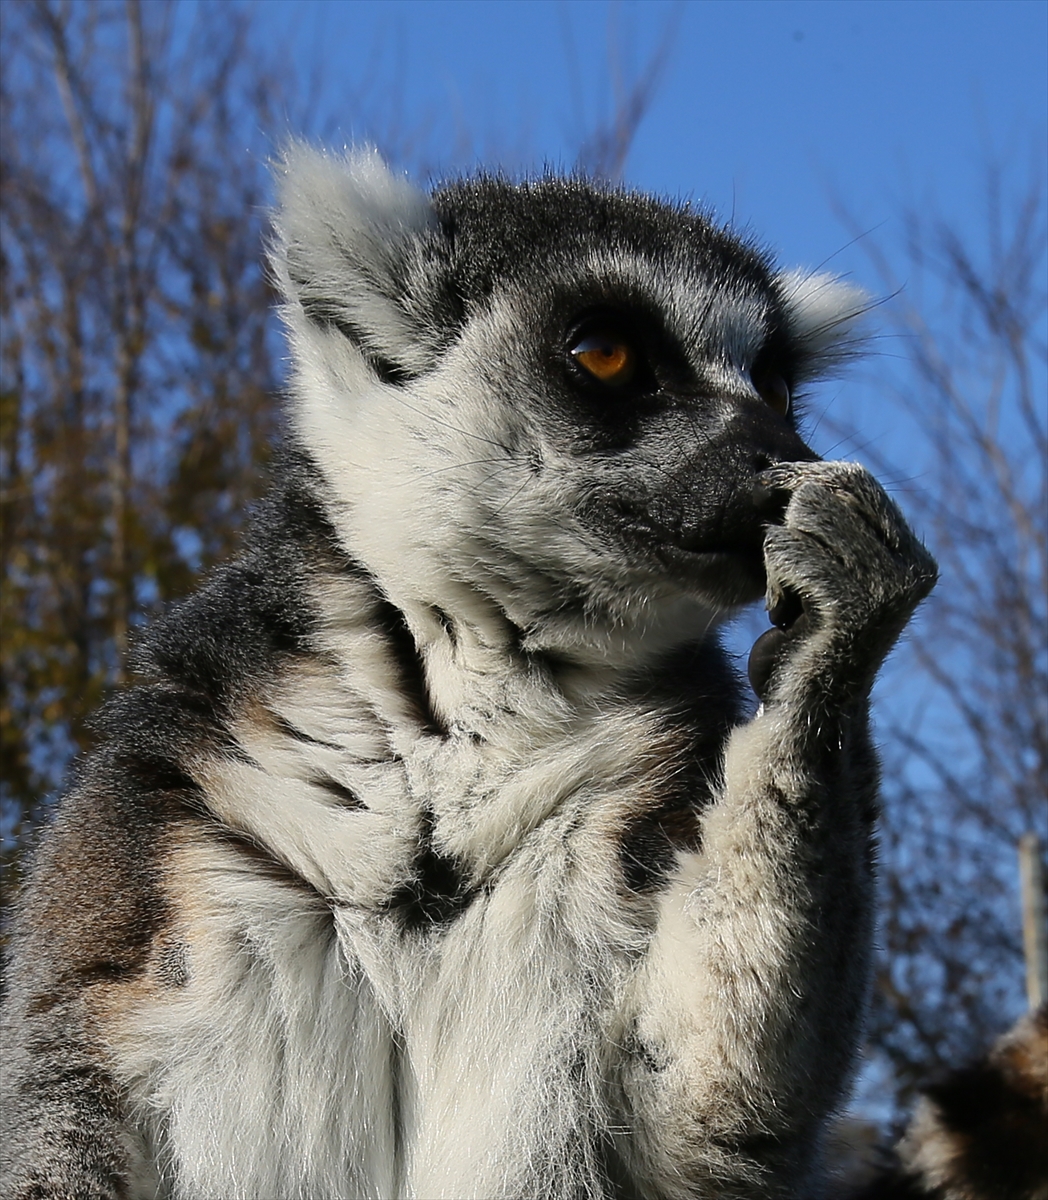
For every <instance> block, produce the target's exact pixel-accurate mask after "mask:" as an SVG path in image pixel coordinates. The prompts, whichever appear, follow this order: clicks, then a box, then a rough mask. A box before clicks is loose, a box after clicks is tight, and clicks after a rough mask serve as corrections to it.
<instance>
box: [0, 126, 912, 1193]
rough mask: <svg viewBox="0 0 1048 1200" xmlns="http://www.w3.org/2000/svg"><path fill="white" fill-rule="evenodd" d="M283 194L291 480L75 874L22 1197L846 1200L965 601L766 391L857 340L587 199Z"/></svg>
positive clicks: (17, 1088) (656, 208) (37, 939)
mask: <svg viewBox="0 0 1048 1200" xmlns="http://www.w3.org/2000/svg"><path fill="white" fill-rule="evenodd" d="M282 170H283V172H284V174H283V176H282V183H281V192H282V208H281V210H280V212H279V214H278V216H277V219H276V236H275V239H274V247H273V269H274V274H275V276H276V278H277V280H278V282H279V284H280V286H281V288H282V291H283V296H284V307H283V314H284V319H285V322H286V325H287V328H288V331H289V337H290V342H291V347H292V355H293V363H294V374H293V379H292V405H291V411H290V417H291V424H292V434H291V437H290V442H289V448H288V450H287V452H286V454H285V456H284V458H283V460H282V463H281V466H280V468H279V470H278V472H277V477H276V480H275V482H274V487H273V491H272V494H271V496H270V498H269V500H268V501H267V502H266V504H265V505H264V506H263V507H262V509H261V510H260V512H259V513H258V515H257V517H256V519H255V521H254V523H253V526H252V528H251V530H250V532H249V534H248V537H247V539H246V542H245V547H244V550H243V552H242V553H241V555H240V556H239V557H238V558H237V559H236V560H235V561H234V562H233V563H231V564H230V565H229V566H227V567H225V568H223V569H222V570H220V571H219V572H217V573H216V574H215V576H214V577H213V578H212V579H211V580H210V581H208V582H207V583H206V584H205V586H204V587H203V588H202V590H201V591H200V592H199V593H198V594H197V595H196V596H195V597H193V598H191V599H190V600H188V601H187V602H186V603H185V604H184V605H182V606H180V607H178V608H176V609H174V610H173V611H172V612H171V613H170V614H168V615H167V616H166V617H165V618H164V619H163V620H162V621H160V622H159V623H158V624H157V625H156V626H155V627H154V629H153V631H152V632H151V634H150V635H149V638H148V640H147V642H146V644H145V646H144V647H143V650H142V653H141V655H140V660H141V661H140V664H139V665H140V669H141V671H142V672H143V682H142V683H141V684H140V685H139V686H137V687H135V688H133V689H131V690H130V691H128V692H126V693H124V694H122V695H121V696H118V697H115V698H114V700H113V701H112V702H111V703H110V705H109V708H108V710H107V714H106V715H105V716H104V720H105V722H106V725H107V729H108V733H107V735H106V737H105V739H104V741H103V745H102V748H101V749H100V750H99V751H98V752H97V753H96V755H95V756H93V758H92V759H91V760H89V762H88V763H87V764H86V767H85V769H84V771H83V772H82V774H81V777H80V779H79V781H78V782H77V783H76V784H75V785H74V786H73V788H72V789H71V791H70V793H69V795H68V796H67V797H66V799H65V800H64V802H63V806H62V809H61V813H60V816H59V819H58V821H57V823H56V825H55V827H54V828H53V829H52V830H51V831H50V832H49V834H48V836H47V837H46V838H45V840H44V843H43V846H42V848H41V851H40V853H39V855H38V858H37V862H36V864H35V867H34V870H33V872H32V875H31V879H30V882H29V884H28V887H27V889H26V894H25V896H24V897H23V900H22V903H21V906H20V910H19V916H18V919H17V922H16V926H15V929H14V931H13V939H12V940H13V947H14V949H13V958H12V965H11V978H12V981H13V983H12V989H11V995H10V997H9V1000H8V1002H7V1003H6V1005H5V1010H4V1030H5V1032H4V1038H5V1054H6V1055H8V1056H9V1057H8V1058H7V1062H8V1064H9V1067H8V1069H7V1070H6V1071H5V1072H4V1082H3V1087H4V1112H5V1120H6V1121H7V1123H8V1128H7V1130H6V1136H5V1137H4V1140H3V1150H2V1151H0V1153H2V1155H3V1160H2V1161H3V1166H2V1170H3V1181H4V1182H3V1190H4V1195H5V1196H11V1197H14V1198H17V1200H29V1198H30V1197H36V1198H43V1197H48V1198H54V1200H57V1198H59V1197H72V1196H76V1197H99V1198H101V1197H106V1198H115V1197H121V1198H125V1200H129V1198H134V1200H139V1198H142V1197H147V1196H148V1197H154V1196H156V1197H164V1198H166V1200H191V1198H192V1200H196V1198H198V1197H205V1196H207V1197H221V1198H222V1200H238V1198H242V1200H248V1198H251V1200H260V1198H262V1197H266V1198H270V1197H271V1198H273V1200H292V1198H299V1200H350V1198H352V1200H358V1198H364V1197H368V1198H370V1197H374V1198H376V1200H377V1198H379V1197H383V1198H390V1197H405V1198H407V1197H411V1198H417V1200H436V1198H437V1197H444V1198H447V1200H452V1198H454V1200H461V1198H464V1197H475V1198H478V1200H479V1198H484V1200H489V1198H496V1197H498V1198H502V1200H511V1198H515V1200H525V1198H527V1200H533V1198H537V1197H542V1198H545V1200H577V1198H580V1197H587V1198H589V1197H594V1198H606V1200H611V1198H612V1197H617V1198H621V1200H626V1198H627V1197H637V1198H640V1197H643V1198H645V1200H648V1198H651V1200H656V1198H657V1200H683V1198H685V1197H689V1198H695V1197H707V1196H708V1197H713V1196H716V1197H719V1198H722V1200H730V1198H732V1197H739V1198H741V1197H797V1196H815V1195H817V1194H818V1193H819V1189H820V1186H821V1184H820V1179H821V1172H820V1163H819V1160H820V1140H821V1136H822V1129H823V1125H824V1122H825V1120H826V1118H827V1116H828V1114H830V1113H831V1112H832V1110H833V1109H834V1108H835V1107H836V1106H837V1105H838V1104H839V1103H840V1101H841V1099H842V1097H843V1095H844V1093H845V1090H846V1088H847V1085H848V1080H849V1078H850V1074H851V1071H852V1067H853V1058H854V1053H855V1047H856V1044H857V1041H858V1039H859V1036H860V1032H861V1026H862V1018H863V1010H864V1005H865V997H866V989H867V982H868V974H869V944H870V937H871V926H872V899H871V893H872V824H873V820H874V817H875V812H876V789H877V766H876V759H875V755H874V753H873V750H872V748H871V745H870V739H869V731H868V720H867V707H868V694H869V688H870V685H871V683H872V680H873V677H874V674H875V672H876V670H877V668H878V666H879V664H880V662H881V661H882V659H883V657H884V655H885V654H886V653H887V652H888V650H889V649H890V647H891V644H892V642H893V640H894V639H895V637H897V635H898V633H899V631H900V630H901V628H902V626H903V624H904V623H905V621H906V619H907V617H908V616H909V614H910V613H911V612H912V610H913V608H914V607H915V605H916V604H917V603H918V602H919V600H920V599H921V597H922V596H923V595H925V594H926V592H927V591H928V589H929V588H930V586H931V584H932V582H933V580H934V574H935V571H934V566H933V564H932V563H931V560H930V559H929V557H928V555H927V553H926V552H925V551H924V550H923V548H922V547H921V546H920V544H919V543H918V542H917V540H916V539H915V538H914V536H913V535H912V534H911V533H910V531H909V530H908V528H907V527H906V525H905V523H904V521H903V519H902V517H901V516H900V515H899V513H898V510H897V509H896V508H895V506H894V505H893V504H892V503H891V502H890V501H889V500H888V499H887V497H886V496H885V495H884V492H883V491H882V490H881V488H880V487H879V486H878V485H877V484H876V483H875V482H874V481H873V480H872V479H871V477H870V476H869V475H868V474H867V473H866V472H865V471H863V470H862V469H861V468H859V467H857V466H855V465H854V464H849V463H822V462H818V461H816V460H815V456H814V455H813V454H812V452H811V451H810V450H809V449H808V447H807V446H806V445H805V444H804V442H803V441H802V440H801V438H800V436H799V435H798V433H797V432H796V429H795V426H794V423H793V422H794V419H795V415H794V414H795V409H796V405H794V411H793V412H791V415H790V416H789V417H788V418H787V417H784V416H782V415H780V414H779V413H778V412H775V411H773V410H772V407H770V401H769V402H768V403H765V401H764V399H762V393H761V388H762V386H763V385H762V384H761V380H762V379H763V378H765V376H766V375H767V373H768V372H769V371H771V372H772V373H773V374H775V375H776V377H780V376H781V378H782V379H784V380H787V381H788V382H789V383H790V385H791V386H792V388H793V390H794V392H795V393H796V392H797V391H798V389H799V388H800V386H801V385H802V384H803V382H804V381H805V380H808V379H811V378H815V377H817V376H818V375H819V374H820V373H822V372H824V371H825V370H826V369H827V367H828V366H829V365H830V364H832V363H833V362H835V361H837V360H838V359H839V358H840V357H841V356H842V355H844V354H847V353H848V352H850V350H851V349H852V348H853V346H854V340H855V337H856V332H855V321H856V318H857V317H858V315H859V314H860V310H861V308H862V303H863V302H862V299H861V297H860V296H859V295H858V293H857V292H856V291H855V290H854V289H852V288H850V287H846V286H844V285H842V284H839V283H837V282H836V281H834V280H832V279H829V278H827V277H806V276H798V275H792V276H791V275H781V274H777V273H776V271H775V270H774V269H773V268H772V266H771V265H770V263H769V262H768V260H767V258H766V256H765V255H764V254H763V253H762V252H760V251H759V250H757V249H756V248H754V247H752V246H748V245H745V244H743V243H741V242H740V241H738V240H737V239H736V238H735V237H733V236H732V235H731V234H729V233H727V232H725V231H723V230H720V229H718V228H717V227H716V226H714V225H713V224H712V223H711V222H710V221H709V220H708V219H707V218H706V217H704V216H703V215H701V214H697V213H694V212H691V211H689V210H687V209H680V208H674V207H671V206H667V205H663V204H660V203H658V202H656V201H653V200H649V199H647V198H645V197H640V196H635V195H631V194H629V193H625V192H614V191H603V190H601V189H599V188H596V187H594V186H591V185H589V184H586V183H584V182H581V181H564V180H557V179H552V178H551V179H545V180H540V181H537V182H534V183H531V184H524V185H510V184H508V183H505V182H503V181H500V180H493V179H478V180H475V181H466V182H463V183H460V184H454V185H451V186H450V187H448V188H445V189H443V190H439V191H437V192H435V193H434V194H433V195H432V196H431V197H427V196H425V195H423V194H421V193H419V192H416V191H415V190H414V189H411V188H410V187H409V186H408V185H407V184H406V183H405V182H404V181H402V180H400V179H398V178H396V177H394V176H392V175H391V174H390V173H388V172H387V171H386V169H385V168H384V167H383V166H382V165H381V163H380V162H379V161H378V159H377V158H376V157H375V156H374V155H373V154H372V153H370V152H364V153H362V154H357V155H355V156H352V155H351V156H349V157H348V158H346V159H341V158H338V157H335V156H332V157H328V156H323V155H319V154H316V153H315V152H313V151H309V150H306V149H304V148H302V147H297V148H294V149H293V150H292V151H291V152H290V154H289V156H288V158H287V160H286V162H285V164H284V166H283V168H282ZM595 312H599V313H601V314H604V315H601V316H600V317H599V320H600V321H611V322H613V323H616V322H617V323H618V324H617V325H616V327H617V328H618V327H621V328H623V329H625V331H626V332H625V333H624V335H623V336H625V337H627V338H630V339H632V340H633V342H634V344H635V345H636V346H637V347H638V354H639V360H640V361H641V363H642V368H643V369H642V370H641V371H640V373H639V374H638V376H637V379H636V381H635V382H634V383H633V384H631V385H630V387H629V388H627V389H626V390H624V391H619V392H616V393H614V394H613V393H612V392H608V391H606V390H602V387H603V385H601V386H596V385H595V384H594V383H593V381H592V380H590V379H588V377H585V376H584V374H582V373H580V372H581V368H579V367H578V365H577V362H576V360H575V359H574V358H573V357H572V355H571V353H570V351H571V348H572V344H573V342H572V339H573V338H575V339H576V341H577V338H578V335H577V334H576V333H574V332H573V331H574V330H576V328H578V322H579V321H580V320H582V321H585V320H586V319H589V318H588V317H587V314H593V313H595ZM592 319H593V320H596V319H597V318H596V317H593V318H592ZM586 328H589V326H586ZM776 464H778V465H776ZM758 484H759V486H758ZM765 590H766V591H767V594H768V599H769V601H770V602H771V603H778V602H779V601H782V600H783V598H786V599H787V600H789V599H790V598H793V599H794V602H795V603H799V602H803V613H802V615H801V618H800V619H799V620H797V621H796V622H795V623H793V624H792V625H790V626H789V627H788V628H785V629H783V630H781V631H779V632H778V633H776V634H774V635H773V641H772V642H767V643H765V650H766V653H765V654H764V657H763V663H764V665H763V668H762V674H761V675H760V677H759V680H758V682H759V686H760V688H761V691H762V699H763V704H762V706H761V708H760V710H759V711H758V712H757V713H756V715H753V716H749V715H748V712H747V707H746V704H745V702H744V701H743V699H742V695H741V691H740V687H739V685H738V682H737V681H736V680H735V678H734V676H733V672H732V669H731V667H730V664H729V663H728V662H727V661H726V659H725V656H724V654H723V652H722V651H721V649H720V647H719V645H718V642H717V636H716V627H717V624H718V623H719V622H720V621H721V620H722V619H723V618H724V617H725V616H726V615H727V614H729V613H731V612H733V611H734V610H735V609H737V607H738V606H739V605H740V604H743V603H746V602H748V601H750V600H753V599H756V598H757V597H758V596H759V595H760V594H761V593H762V592H763V591H765ZM797 597H799V598H800V600H799V601H797V600H796V598H797Z"/></svg>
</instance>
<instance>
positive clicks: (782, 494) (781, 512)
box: [751, 477, 790, 525]
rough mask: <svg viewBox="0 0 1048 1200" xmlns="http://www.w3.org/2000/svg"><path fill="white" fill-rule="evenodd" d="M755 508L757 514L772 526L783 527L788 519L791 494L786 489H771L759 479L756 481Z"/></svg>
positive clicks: (754, 487) (752, 493)
mask: <svg viewBox="0 0 1048 1200" xmlns="http://www.w3.org/2000/svg"><path fill="white" fill-rule="evenodd" d="M751 496H752V497H753V506H754V508H756V510H757V512H758V513H759V514H760V515H761V517H763V518H764V520H766V521H768V522H769V523H770V524H772V525H781V524H782V522H783V520H784V519H785V517H786V506H787V505H788V504H789V502H790V493H789V491H788V490H787V489H786V488H776V487H769V486H768V485H767V484H766V483H764V482H763V481H762V480H761V479H760V478H759V477H758V478H757V479H756V480H755V481H754V484H753V491H752V492H751Z"/></svg>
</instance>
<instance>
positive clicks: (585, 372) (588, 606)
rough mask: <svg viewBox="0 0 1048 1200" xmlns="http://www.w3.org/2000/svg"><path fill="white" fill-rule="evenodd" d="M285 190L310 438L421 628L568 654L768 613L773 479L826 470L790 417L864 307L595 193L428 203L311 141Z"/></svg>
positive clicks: (489, 183) (365, 553)
mask: <svg viewBox="0 0 1048 1200" xmlns="http://www.w3.org/2000/svg"><path fill="white" fill-rule="evenodd" d="M280 184H281V207H280V211H279V213H278V216H277V220H276V226H277V238H276V241H275V245H274V248H273V255H272V258H273V266H274V270H275V273H276V276H277V279H278V281H279V285H280V288H281V290H282V292H283V296H284V301H285V303H284V309H283V311H284V317H285V321H286V323H287V326H288V329H289V331H290V336H291V344H292V357H293V364H294V369H293V378H292V394H293V421H294V425H295V429H296V432H297V436H298V437H299V438H300V439H301V441H302V442H303V443H304V445H305V447H306V448H307V449H308V451H309V452H310V454H311V455H312V456H313V457H314V458H315V459H316V460H317V462H318V463H319V465H320V467H321V469H322V471H323V473H324V475H325V477H326V479H327V481H328V485H329V501H328V502H329V505H330V507H331V509H332V516H333V519H334V522H335V525H336V528H337V529H338V531H339V534H340V536H341V537H342V538H343V539H344V541H345V543H346V548H347V549H348V550H349V552H350V553H351V554H353V555H354V556H355V557H356V558H358V559H359V560H361V561H362V562H363V563H365V564H366V565H367V566H368V567H369V569H370V570H371V571H372V572H373V573H374V574H375V576H376V577H377V578H378V579H379V581H380V583H381V584H382V586H383V587H384V588H385V589H386V590H387V592H388V594H389V595H390V597H391V598H392V599H394V600H395V601H396V602H397V603H398V604H400V605H401V606H402V607H404V609H405V611H409V612H410V611H411V608H412V606H413V605H415V606H418V605H427V604H428V605H431V606H434V607H439V608H440V609H442V610H443V611H445V612H451V613H452V614H455V615H460V616H461V617H462V618H463V619H465V620H469V619H470V610H471V609H472V610H476V611H477V612H479V610H480V608H482V607H484V606H485V605H488V606H494V607H495V608H497V610H498V611H499V612H500V613H501V614H502V615H504V616H505V617H507V618H508V619H509V621H510V622H511V623H512V624H513V625H514V626H515V627H516V628H517V629H518V630H519V631H520V633H521V634H522V636H523V638H524V642H525V644H526V645H531V646H534V647H541V646H544V647H546V648H559V649H562V650H563V649H566V648H570V647H571V646H572V645H579V646H581V645H582V644H584V643H587V642H593V641H594V639H595V640H596V641H597V642H599V641H600V639H601V638H606V637H609V636H612V631H616V630H617V631H618V635H619V636H625V637H630V636H639V634H638V631H644V630H648V629H653V628H660V627H662V626H664V625H666V623H667V622H668V623H669V624H670V625H671V626H673V627H674V629H679V630H680V636H692V637H694V636H695V635H696V634H697V633H698V634H701V633H702V632H703V630H704V628H706V627H708V625H709V624H710V623H711V622H712V621H713V620H715V619H716V617H717V616H718V615H720V614H723V613H726V612H729V611H730V610H732V609H733V608H734V607H736V606H738V605H739V604H740V603H743V602H745V601H749V600H752V599H754V598H756V597H757V596H758V595H759V594H760V593H761V591H762V590H763V568H762V560H761V543H762V520H763V517H762V514H761V513H760V512H759V511H758V509H757V507H756V506H755V503H754V500H753V493H754V483H755V479H756V476H757V475H758V474H759V472H760V471H761V470H763V469H764V468H765V467H766V466H768V465H770V464H771V463H773V462H776V461H785V460H798V459H805V458H812V457H814V456H813V454H812V452H811V451H810V450H809V449H808V448H807V446H806V445H805V444H804V442H803V441H802V440H801V438H800V437H799V436H798V434H797V432H796V428H795V424H794V421H795V408H796V397H797V395H798V392H799V390H800V389H802V388H803V386H804V385H805V383H806V382H808V381H810V380H812V379H813V378H815V377H817V376H818V375H820V374H822V373H824V372H825V371H826V370H827V368H828V367H829V366H831V365H833V364H834V363H835V362H836V361H837V360H838V359H839V358H840V357H841V356H842V355H844V354H846V353H847V352H848V349H849V347H850V346H851V345H852V344H853V342H854V337H855V331H854V322H855V319H856V318H857V316H858V315H859V314H860V312H861V311H862V309H863V305H864V297H863V296H862V294H861V293H859V292H858V291H857V290H856V289H854V288H852V287H850V286H847V285H844V284H842V283H840V282H838V281H836V280H834V279H833V278H831V277H828V276H825V275H804V274H794V275H784V274H778V273H776V271H775V270H774V269H773V267H772V266H771V265H770V263H769V260H768V258H767V257H766V255H765V254H764V253H762V252H761V251H760V250H758V249H757V248H755V247H754V246H753V245H751V244H748V243H746V242H744V241H742V240H740V239H739V238H737V237H736V236H734V235H732V234H731V233H729V232H727V231H726V230H724V229H721V228H719V227H717V226H716V225H715V224H713V223H712V222H711V221H710V220H709V219H708V218H707V217H706V216H704V215H701V214H700V213H697V212H695V211H692V210H690V209H689V208H687V207H681V206H672V205H668V204H663V203H660V202H658V201H656V200H653V199H650V198H648V197H645V196H641V195H636V194H632V193H629V192H625V191H621V190H617V189H609V188H604V187H601V186H598V185H595V184H593V183H589V182H585V181H582V180H579V179H558V178H545V179H542V180H537V181H535V182H530V183H523V184H511V183H508V182H506V181H505V180H502V179H499V178H491V177H482V178H477V179H472V180H467V181H464V182H459V183H454V184H451V185H450V186H447V187H444V188H442V189H440V190H437V191H436V192H434V193H433V194H432V195H427V194H425V193H423V192H420V191H418V190H416V189H415V188H414V187H412V186H411V185H409V184H408V183H407V182H406V181H404V180H403V179H401V178H398V177H397V176H395V175H394V174H392V173H391V172H390V171H389V170H388V169H387V168H386V166H385V165H384V164H383V163H382V162H381V160H380V159H379V158H378V156H377V155H376V154H375V153H374V152H371V151H363V152H359V153H355V154H350V155H349V156H347V157H337V156H328V155H324V154H320V153H318V152H315V151H313V150H309V149H307V148H304V147H301V146H296V147H293V148H292V149H291V150H290V151H289V153H288V154H287V156H286V158H285V160H284V161H283V163H282V164H281V169H280ZM478 619H479V618H478ZM673 636H676V635H673Z"/></svg>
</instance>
